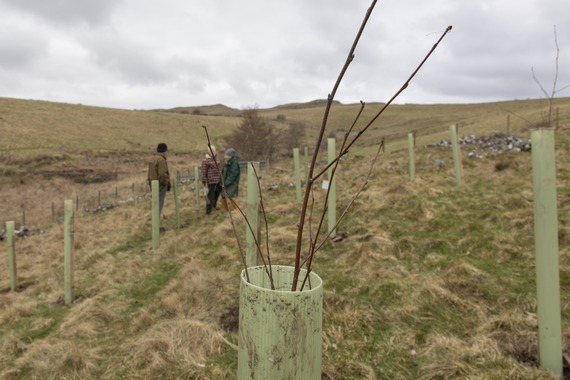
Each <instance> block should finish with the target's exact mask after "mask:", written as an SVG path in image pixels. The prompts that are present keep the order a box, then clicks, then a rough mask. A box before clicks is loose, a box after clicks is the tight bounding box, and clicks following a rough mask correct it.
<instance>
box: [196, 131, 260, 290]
mask: <svg viewBox="0 0 570 380" xmlns="http://www.w3.org/2000/svg"><path fill="white" fill-rule="evenodd" d="M202 128H204V131H205V132H206V139H207V140H208V150H209V151H210V154H211V155H212V157H214V164H215V165H216V170H217V171H218V173H219V174H220V180H221V182H222V194H223V195H224V198H226V201H227V202H226V204H227V205H228V209H227V212H228V216H229V218H230V223H231V225H232V230H233V232H234V235H235V237H236V242H237V245H238V250H239V255H240V258H241V261H242V264H243V267H244V269H245V277H246V279H247V282H249V271H248V270H247V264H246V261H245V254H244V253H243V248H242V247H241V243H240V240H239V235H238V233H237V229H236V225H235V222H234V218H233V217H232V211H231V205H233V206H234V207H235V208H236V209H237V210H238V211H239V212H240V214H241V215H243V217H244V218H245V214H244V213H243V211H242V210H241V208H239V206H238V205H237V204H234V203H233V202H231V201H230V199H229V197H228V191H227V189H226V185H225V183H224V176H223V175H222V170H221V169H220V166H219V165H218V160H216V155H215V154H214V151H213V149H212V144H211V142H210V135H209V134H208V128H207V127H206V126H205V125H202ZM230 202H231V205H230V204H229V203H230ZM245 220H247V218H245ZM248 224H249V223H248ZM250 228H251V227H250Z"/></svg>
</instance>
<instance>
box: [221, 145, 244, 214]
mask: <svg viewBox="0 0 570 380" xmlns="http://www.w3.org/2000/svg"><path fill="white" fill-rule="evenodd" d="M224 160H225V165H224V168H223V169H222V178H223V179H224V182H223V183H222V185H223V186H224V187H225V191H222V206H223V207H224V209H225V210H228V209H229V205H228V200H227V199H226V198H229V199H230V201H231V203H232V204H233V206H234V207H235V205H237V202H236V201H237V196H238V192H239V175H240V169H239V161H238V160H239V159H238V156H237V154H236V151H235V150H234V148H229V149H228V150H226V153H225V154H224Z"/></svg>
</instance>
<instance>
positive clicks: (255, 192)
mask: <svg viewBox="0 0 570 380" xmlns="http://www.w3.org/2000/svg"><path fill="white" fill-rule="evenodd" d="M247 165H248V168H247V220H248V222H249V225H248V223H246V227H245V228H246V231H245V238H246V240H245V241H246V256H245V260H246V266H247V267H248V268H249V267H254V266H256V265H258V264H259V263H258V262H257V261H258V260H257V259H258V249H257V245H256V243H255V240H256V239H257V241H258V243H259V235H257V236H255V235H254V234H257V231H258V224H259V213H258V209H259V184H258V183H257V181H258V180H257V177H256V176H255V171H254V170H253V168H254V166H255V169H256V171H259V163H258V162H248V163H247Z"/></svg>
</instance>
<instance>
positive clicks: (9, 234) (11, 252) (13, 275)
mask: <svg viewBox="0 0 570 380" xmlns="http://www.w3.org/2000/svg"><path fill="white" fill-rule="evenodd" d="M6 241H7V243H8V271H9V272H10V290H12V291H14V290H16V288H17V287H18V276H17V270H16V251H15V247H14V246H15V244H14V222H13V221H9V222H6Z"/></svg>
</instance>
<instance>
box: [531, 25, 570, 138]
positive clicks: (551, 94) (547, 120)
mask: <svg viewBox="0 0 570 380" xmlns="http://www.w3.org/2000/svg"><path fill="white" fill-rule="evenodd" d="M554 45H555V46H556V57H555V58H554V79H553V81H552V90H551V91H550V92H548V91H547V90H546V89H545V88H544V86H543V85H542V83H541V82H540V81H539V80H538V78H537V77H536V74H535V72H534V67H531V68H530V71H531V73H532V78H533V79H534V81H535V82H536V83H537V84H538V87H540V90H541V91H542V93H543V94H544V96H545V97H546V101H547V102H548V110H547V112H546V118H545V124H546V126H547V127H550V126H551V123H552V109H553V104H554V96H556V94H557V93H559V92H561V91H563V90H565V89H567V88H568V87H570V84H569V85H566V86H564V87H562V88H560V89H556V86H557V85H558V71H559V66H558V59H559V57H560V48H559V47H558V33H557V32H556V25H554Z"/></svg>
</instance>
